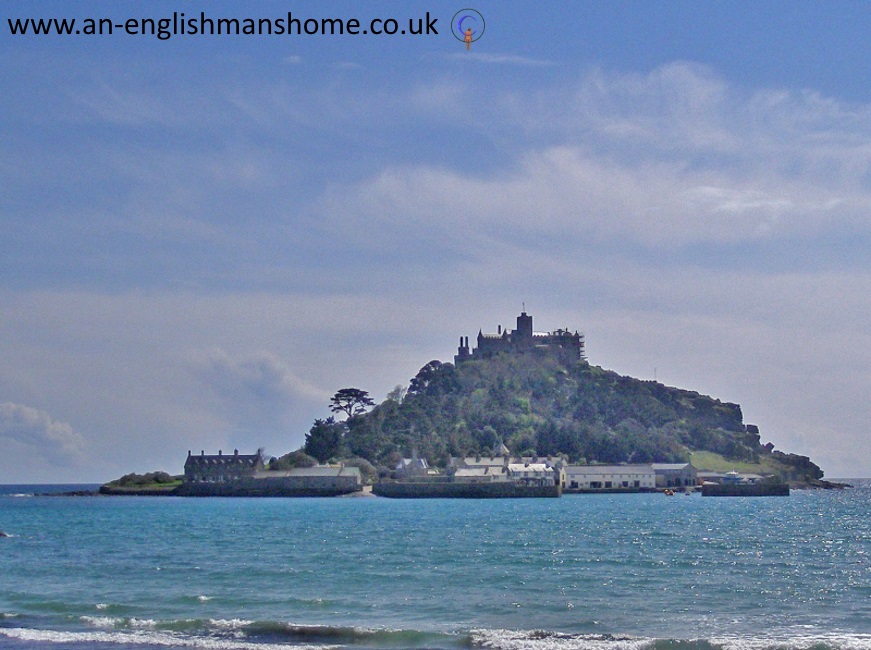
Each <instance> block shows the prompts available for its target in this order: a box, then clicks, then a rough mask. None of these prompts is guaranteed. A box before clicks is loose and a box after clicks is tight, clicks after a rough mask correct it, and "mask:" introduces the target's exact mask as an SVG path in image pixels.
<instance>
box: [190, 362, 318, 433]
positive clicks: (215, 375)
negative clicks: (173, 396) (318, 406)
mask: <svg viewBox="0 0 871 650" xmlns="http://www.w3.org/2000/svg"><path fill="white" fill-rule="evenodd" d="M188 364H189V367H190V369H191V370H192V372H193V374H194V376H195V378H196V379H197V380H198V382H199V383H200V384H201V385H202V386H204V387H205V388H206V389H207V390H208V391H209V392H210V393H211V394H212V395H213V396H214V398H215V399H216V400H217V405H218V407H219V408H220V409H221V410H222V411H223V412H224V413H225V414H226V415H228V416H229V417H231V418H232V419H233V420H234V421H235V422H236V424H237V426H241V427H244V428H249V427H251V426H254V425H262V424H263V423H267V422H270V421H271V420H272V421H273V424H275V422H274V420H275V419H276V418H279V419H283V418H284V416H285V415H286V414H287V413H288V412H290V410H291V409H292V407H293V406H295V405H297V404H299V403H300V402H306V401H315V400H318V401H322V402H324V403H326V401H327V400H328V399H329V394H328V393H327V392H325V391H322V390H319V389H317V388H316V387H314V386H312V385H310V384H309V383H307V382H305V381H303V380H301V379H299V378H298V377H297V376H296V375H295V374H294V373H293V372H291V370H290V368H288V366H287V365H286V364H284V363H283V362H282V361H280V360H279V359H278V358H277V357H276V356H275V355H273V354H270V353H268V352H259V353H254V354H246V355H241V356H237V357H232V356H230V355H229V354H227V353H226V352H225V351H224V350H222V349H220V348H214V349H209V350H196V351H192V352H190V353H189V355H188Z"/></svg>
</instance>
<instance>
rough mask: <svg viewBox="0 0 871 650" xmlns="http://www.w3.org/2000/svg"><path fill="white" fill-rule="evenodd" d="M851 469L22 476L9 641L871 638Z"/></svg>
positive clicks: (1, 609)
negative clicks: (788, 487)
mask: <svg viewBox="0 0 871 650" xmlns="http://www.w3.org/2000/svg"><path fill="white" fill-rule="evenodd" d="M853 483H854V485H856V486H857V487H855V488H854V489H848V490H842V491H822V490H820V491H812V490H807V491H793V493H792V496H790V497H788V498H704V497H701V496H697V495H694V496H673V497H666V496H663V495H661V494H627V495H583V496H581V495H567V496H564V497H563V498H561V499H538V500H536V499H520V500H389V499H383V498H376V497H368V498H366V497H357V498H333V499H221V498H206V499H194V498H187V499H185V498H176V497H57V496H55V497H50V496H38V495H39V494H40V493H42V492H45V491H48V490H49V488H48V487H46V486H11V487H10V486H7V487H2V488H0V530H2V531H4V532H6V533H7V534H9V535H10V537H7V538H0V649H2V650H83V649H87V650H126V649H136V650H165V649H167V648H169V649H174V648H207V649H227V650H235V649H240V650H273V649H276V648H294V649H298V648H313V649H314V648H317V649H321V648H353V649H362V650H365V649H369V648H372V649H381V648H389V649H392V650H403V649H411V648H433V649H436V648H495V649H505V650H514V649H518V650H519V649H526V648H529V649H533V650H537V649H541V650H545V649H547V650H550V649H553V650H570V649H585V650H586V649H589V650H720V649H722V650H871V482H868V481H853ZM81 487H82V486H63V488H57V487H54V486H52V488H51V489H52V490H54V491H64V490H69V489H81Z"/></svg>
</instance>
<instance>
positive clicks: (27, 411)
mask: <svg viewBox="0 0 871 650" xmlns="http://www.w3.org/2000/svg"><path fill="white" fill-rule="evenodd" d="M0 439H7V440H11V441H14V442H16V443H19V444H21V445H24V446H25V447H27V448H28V449H29V450H30V451H31V452H32V453H35V454H39V455H40V456H42V457H43V458H47V459H50V460H51V461H52V462H53V463H54V464H57V465H62V464H64V463H68V462H75V463H79V462H80V461H81V460H82V459H83V456H84V450H85V439H84V437H83V436H82V435H81V434H79V433H77V432H76V431H74V430H73V427H72V425H70V424H69V423H67V422H60V421H58V420H54V419H52V417H51V416H50V415H49V414H48V413H46V412H45V411H41V410H39V409H36V408H33V407H31V406H25V405H23V404H15V403H13V402H4V403H2V404H0Z"/></svg>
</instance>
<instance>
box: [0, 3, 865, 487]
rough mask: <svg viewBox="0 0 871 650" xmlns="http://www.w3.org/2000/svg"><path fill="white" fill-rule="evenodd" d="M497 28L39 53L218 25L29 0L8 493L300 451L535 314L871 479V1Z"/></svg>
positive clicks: (486, 14) (427, 8) (333, 13)
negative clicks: (468, 38)
mask: <svg viewBox="0 0 871 650" xmlns="http://www.w3.org/2000/svg"><path fill="white" fill-rule="evenodd" d="M473 6H474V9H475V10H476V11H478V12H479V15H480V16H481V17H482V19H486V29H485V30H484V32H483V33H482V34H480V35H479V37H477V40H474V41H473V42H472V43H471V45H470V48H469V50H468V51H467V50H466V46H465V44H464V43H463V42H462V41H461V40H459V39H458V38H457V37H455V35H454V34H452V33H450V29H449V24H450V22H451V20H452V17H454V15H455V14H456V13H457V11H458V10H460V9H462V8H463V5H462V3H460V4H457V3H448V2H444V1H443V0H434V1H433V2H430V3H427V4H426V5H418V6H415V7H414V8H410V7H407V6H405V5H404V4H403V3H397V2H391V1H389V0H378V1H375V2H371V3H359V2H351V1H347V0H342V1H338V2H335V3H331V4H330V6H329V7H324V6H323V5H322V4H320V3H316V2H313V1H311V0H300V1H298V2H295V3H293V7H292V10H293V15H294V16H295V17H298V18H299V19H301V20H304V19H318V20H321V19H329V18H336V19H342V20H344V21H346V23H347V21H349V20H352V19H359V20H360V21H362V24H366V25H371V24H372V23H370V22H369V21H370V20H374V19H377V20H381V21H382V23H380V24H381V25H383V24H384V21H386V20H388V19H394V20H396V21H397V25H400V24H401V25H403V26H404V25H405V24H406V23H407V22H408V21H410V20H418V19H424V22H426V19H427V18H428V20H429V21H430V22H431V21H432V20H433V19H436V20H437V22H436V23H435V27H437V29H438V34H434V33H429V34H427V33H422V34H420V35H411V34H406V35H401V34H395V35H392V36H390V35H386V34H384V35H380V36H375V35H372V34H368V35H363V34H358V35H351V34H344V35H338V34H333V35H330V34H314V35H305V34H302V35H299V34H294V35H291V36H286V35H284V36H278V35H275V34H273V35H271V36H269V35H257V36H244V35H237V36H218V35H182V34H177V35H173V36H171V37H169V38H166V39H161V38H158V37H157V36H156V35H149V34H147V33H143V34H135V35H132V34H129V33H124V30H122V29H120V27H119V28H118V29H117V30H116V31H115V32H114V33H113V34H111V35H109V34H104V35H102V36H85V35H80V36H75V35H71V36H60V35H57V34H52V35H41V36H36V35H33V34H29V35H14V34H12V28H11V26H10V25H11V24H10V22H9V21H14V20H18V19H20V20H24V19H27V18H44V19H48V18H57V19H60V18H75V19H77V20H78V21H80V23H79V24H84V23H83V22H82V21H85V20H86V19H88V18H92V19H97V18H101V17H108V18H111V19H112V21H113V24H115V25H116V26H117V25H123V24H125V21H128V20H129V21H135V25H136V26H137V29H139V28H140V27H143V26H144V25H147V22H144V21H147V20H159V19H163V18H167V17H170V18H171V17H173V15H174V12H175V13H177V12H179V11H182V10H184V9H185V8H186V7H185V6H182V5H179V4H177V3H173V2H169V1H167V0H156V1H155V2H152V3H149V5H148V6H147V7H145V8H143V7H142V6H141V5H139V4H138V3H134V2H124V1H121V2H111V3H109V2H100V1H97V0H83V1H82V2H79V3H76V4H75V5H74V6H72V7H70V6H67V4H66V3H63V2H59V1H38V0H15V1H12V2H6V3H4V4H3V5H2V7H0V33H2V37H0V80H2V83H3V88H4V89H5V90H6V92H4V93H3V94H2V96H0V118H2V119H0V133H2V138H0V143H2V144H0V187H3V188H4V189H3V192H2V193H0V228H2V231H3V233H4V236H3V237H2V238H0V304H2V305H3V308H2V310H0V481H2V483H4V484H48V483H47V482H46V479H52V480H53V481H55V482H57V483H60V484H73V483H92V482H100V483H102V482H106V481H109V480H112V479H114V478H117V477H118V476H120V475H122V474H126V473H130V472H136V473H145V472H150V471H155V470H163V471H170V469H171V468H173V467H177V466H180V465H181V463H182V462H183V459H184V457H185V454H186V452H187V450H188V449H207V450H208V449H215V450H217V449H220V448H223V449H233V448H239V449H246V448H252V447H253V448H258V447H261V446H265V447H266V448H267V451H268V453H269V454H270V455H274V456H278V455H280V454H281V453H285V452H286V451H290V450H293V449H297V448H299V447H300V446H301V445H302V444H303V441H304V436H305V433H306V432H307V431H308V430H309V427H310V426H311V424H312V422H313V420H314V419H315V418H320V417H324V416H325V414H328V404H329V398H330V396H331V395H332V394H333V393H335V391H336V390H338V389H340V388H342V387H345V386H355V387H359V388H361V389H363V390H366V391H368V392H369V393H370V394H371V395H372V397H373V398H374V399H375V400H376V401H377V402H380V401H381V400H383V399H384V398H385V396H386V395H387V393H388V392H389V391H390V390H392V389H393V388H394V387H395V386H396V385H397V384H402V385H405V386H407V385H408V383H409V381H410V379H411V378H412V377H414V376H415V374H416V373H417V371H418V370H419V369H420V368H421V367H422V366H423V365H425V364H426V363H427V362H428V361H429V360H432V359H447V360H449V361H450V360H452V359H453V350H454V349H455V345H456V341H457V338H458V337H460V336H469V337H470V338H471V337H473V336H474V334H475V332H477V331H478V330H479V329H483V330H484V331H490V330H495V328H496V326H497V325H498V324H500V323H502V324H503V325H504V324H505V323H509V327H513V319H514V317H515V316H516V314H517V313H519V310H520V308H521V305H524V309H525V311H527V313H529V314H531V315H533V316H534V318H535V322H536V324H537V325H538V327H539V328H540V329H543V330H547V331H552V330H554V329H557V328H561V327H568V328H569V329H571V330H572V331H574V330H575V329H577V330H579V331H581V332H583V333H584V334H585V339H586V356H587V359H588V360H589V362H590V363H591V364H592V365H597V366H601V367H603V368H605V369H608V370H613V371H614V372H617V373H619V374H621V375H628V376H632V377H636V378H639V379H648V380H649V379H656V380H657V381H659V382H660V383H663V384H665V385H667V386H673V387H676V388H683V389H686V390H694V391H698V392H699V393H702V394H705V395H710V396H712V397H715V398H717V399H720V400H723V401H727V402H733V403H737V404H739V405H740V406H741V408H742V412H743V416H744V421H745V423H753V424H756V425H758V426H759V428H760V434H761V437H762V441H763V443H765V442H767V441H771V442H773V443H774V444H775V446H776V447H777V448H778V449H781V450H784V451H786V452H788V453H795V454H800V455H804V456H808V457H810V458H811V460H812V461H814V462H815V463H817V464H818V465H820V467H821V468H822V469H823V470H824V472H825V475H826V478H827V479H828V478H830V477H839V476H840V477H843V476H850V475H853V476H856V477H862V476H871V437H869V436H868V435H867V429H868V422H869V421H871V404H869V403H868V400H867V395H868V394H869V393H871V372H869V370H868V368H871V335H869V333H868V331H867V320H868V319H867V307H866V302H867V299H866V298H865V297H866V296H867V295H869V294H871V260H869V256H868V250H869V249H871V248H869V244H871V220H869V218H868V214H869V210H868V208H869V207H871V146H869V144H868V143H869V142H871V86H869V84H868V83H867V79H869V78H871V38H869V36H871V8H869V6H868V5H866V4H860V3H851V4H838V5H832V4H829V3H823V2H814V1H810V0H796V1H795V2H793V3H791V4H790V5H789V7H788V10H787V8H786V7H784V5H783V4H782V3H779V2H775V1H774V0H762V1H760V2H757V3H753V4H752V5H747V6H741V8H740V11H738V9H737V8H736V6H735V4H734V3H732V2H727V1H725V0H715V1H711V2H706V3H702V4H698V3H693V2H690V1H689V0H672V1H670V2H661V3H640V2H636V1H633V0H616V1H614V2H609V3H597V2H578V3H573V4H571V5H569V6H550V5H548V6H544V7H541V6H536V5H533V4H530V3H525V2H519V1H517V0H508V1H504V2H494V1H493V0H487V1H482V2H478V3H474V5H473ZM187 8H188V9H190V12H193V13H196V14H197V15H199V13H198V12H199V8H197V12H194V9H193V8H190V7H187ZM204 11H205V13H207V14H208V15H209V17H213V18H215V19H218V18H221V17H225V18H237V19H242V18H244V17H251V18H252V19H269V20H277V19H278V18H281V17H285V16H286V14H287V11H288V7H287V5H286V4H285V3H282V2H278V1H276V0H268V1H264V2H261V3H258V4H257V5H256V6H255V7H253V8H252V7H250V6H249V5H247V4H243V3H239V2H233V1H231V0H219V1H215V2H211V3H209V5H208V8H207V9H204ZM464 11H465V9H464ZM188 17H190V16H188ZM302 24H303V25H304V24H305V23H304V22H303V23H302ZM143 29H144V27H143ZM173 473H174V472H173ZM86 477H93V478H94V479H95V480H94V481H89V480H82V479H84V478H86ZM8 479H14V480H15V483H10V481H9V480H8Z"/></svg>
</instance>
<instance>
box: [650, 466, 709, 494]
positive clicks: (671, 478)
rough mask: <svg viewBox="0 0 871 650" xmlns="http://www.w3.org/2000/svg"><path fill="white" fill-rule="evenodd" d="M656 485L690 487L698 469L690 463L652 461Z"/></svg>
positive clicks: (659, 486)
mask: <svg viewBox="0 0 871 650" xmlns="http://www.w3.org/2000/svg"><path fill="white" fill-rule="evenodd" d="M651 467H653V471H654V472H656V487H658V488H671V487H691V486H694V485H696V483H697V480H698V470H697V469H696V468H695V467H693V466H692V465H691V464H690V463H653V465H651Z"/></svg>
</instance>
